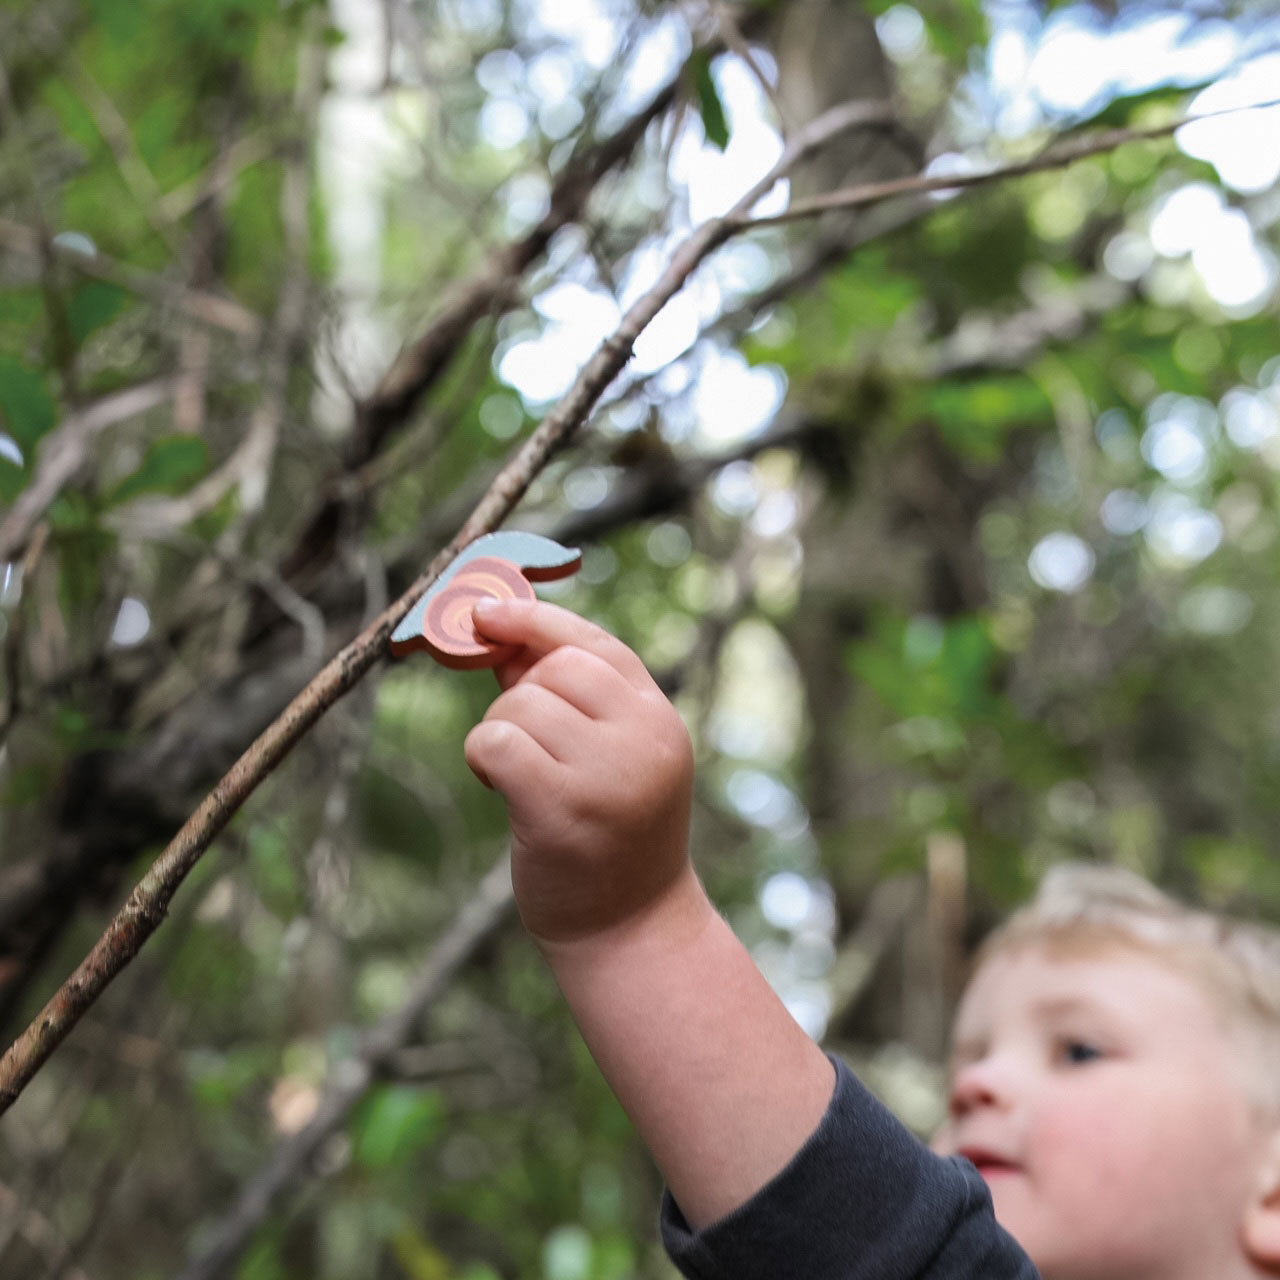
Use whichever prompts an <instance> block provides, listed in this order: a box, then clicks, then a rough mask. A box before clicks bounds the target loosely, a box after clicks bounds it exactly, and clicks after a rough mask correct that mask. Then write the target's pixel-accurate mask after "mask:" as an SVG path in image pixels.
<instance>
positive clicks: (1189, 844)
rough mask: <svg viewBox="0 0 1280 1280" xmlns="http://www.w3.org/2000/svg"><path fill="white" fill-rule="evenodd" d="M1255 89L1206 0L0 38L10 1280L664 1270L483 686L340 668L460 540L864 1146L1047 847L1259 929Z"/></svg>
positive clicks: (1262, 131) (1266, 108)
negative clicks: (489, 734) (522, 551)
mask: <svg viewBox="0 0 1280 1280" xmlns="http://www.w3.org/2000/svg"><path fill="white" fill-rule="evenodd" d="M1278 86H1280V5H1276V4H1274V3H1248V2H1247V0H1203V3H1199V4H1197V5H1195V6H1187V5H1178V4H1173V3H1168V4H1164V3H1160V2H1159V0H1150V2H1148V0H1108V2H1107V3H1102V2H1101V0H1098V2H1097V3H1083V2H1081V3H1054V2H1052V0H1041V2H1034V0H989V2H988V3H985V4H984V3H981V2H980V0H919V3H916V4H907V3H884V2H882V0H754V2H752V3H741V4H734V3H730V2H728V0H691V2H690V3H688V4H683V5H678V6H677V5H659V4H654V3H650V2H649V0H331V2H330V3H328V4H325V3H322V2H321V0H201V3H199V4H195V5H190V4H186V5H184V4H179V3H176V2H175V0H134V2H133V3H129V4H124V3H119V2H117V0H8V3H7V4H6V5H5V6H4V8H3V9H0V1021H2V1022H3V1024H4V1031H5V1035H4V1043H5V1044H6V1045H8V1044H9V1043H10V1042H11V1041H12V1042H14V1047H13V1049H11V1050H10V1052H9V1054H8V1055H7V1056H6V1058H5V1059H4V1063H5V1066H4V1068H2V1069H0V1104H3V1106H4V1107H6V1108H8V1110H7V1113H6V1114H5V1115H4V1118H3V1121H2V1122H0V1153H2V1159H0V1275H14V1276H19V1275H20V1276H31V1277H39V1276H46V1277H51V1278H52V1277H65V1278H67V1280H73V1278H74V1280H83V1278H86V1277H87V1278H91V1280H113V1278H114V1277H121V1278H124V1277H128V1278H129V1280H140V1278H149V1277H162V1276H181V1277H184V1278H185V1280H194V1278H195V1277H214V1276H237V1277H241V1278H242V1280H291V1278H292V1277H299V1278H301V1277H308V1278H310V1277H315V1278H317V1280H330V1278H332V1280H338V1278H340V1277H341V1278H343V1280H346V1278H348V1277H369V1278H370V1280H373V1278H375V1277H376V1278H378V1280H382V1278H384V1277H385V1278H388V1280H391V1278H395V1280H401V1278H403V1280H494V1277H517V1276H518V1277H533V1278H537V1280H624V1278H626V1277H636V1278H637V1280H640V1278H652V1280H657V1278H660V1277H670V1276H671V1275H673V1274H674V1273H673V1272H672V1270H671V1268H670V1265H669V1263H667V1262H666V1260H665V1259H664V1257H663V1256H662V1254H661V1250H660V1248H659V1246H658V1243H657V1239H656V1204H657V1197H658V1194H659V1191H660V1185H659V1182H658V1179H657V1175H656V1173H655V1171H654V1170H653V1168H652V1166H651V1165H650V1163H649V1161H648V1159H647V1157H646V1156H645V1155H644V1153H643V1151H642V1149H641V1148H640V1147H639V1145H638V1144H637V1142H636V1139H635V1137H634V1135H633V1134H632V1132H631V1129H630V1127H629V1125H628V1122H627V1120H626V1117H625V1115H624V1114H623V1113H622V1111H621V1109H620V1108H619V1107H618V1105H617V1103H616V1102H615V1101H614V1099H613V1098H612V1096H611V1095H610V1093H609V1091H608V1089H607V1088H606V1086H605V1085H604V1083H603V1081H602V1080H601V1078H600V1076H599V1074H598V1072H597V1070H596V1068H595V1067H594V1065H593V1064H592V1062H591V1059H590V1057H589V1055H588V1054H587V1052H586V1049H585V1048H584V1046H583V1044H582V1042H581V1040H580V1039H579V1038H578V1036H577V1033H576V1032H575V1031H574V1029H573V1027H572V1024H571V1022H570V1021H569V1019H568V1016H567V1014H566V1013H565V1011H564V1010H563V1008H562V1006H561V1002H560V999H559V996H558V993H557V991H556V989H555V986H554V983H553V981H552V980H551V978H550V976H549V974H548V972H547V971H546V970H545V968H544V967H543V965H542V963H541V962H540V961H539V959H538V957H537V955H536V953H535V951H534V949H533V948H532V947H531V946H530V945H529V943H528V941H527V940H526V939H525V937H524V936H523V934H522V932H521V929H520V926H519V923H518V920H517V919H516V917H515V913H514V911H513V909H512V904H511V895H510V886H509V880H508V876H507V873H506V864H505V860H504V859H505V853H504V847H505V833H506V822H505V816H504V812H503V809H502V805H501V801H500V799H499V798H498V797H496V796H495V795H493V794H492V793H491V792H488V791H486V790H485V789H484V788H482V787H481V786H480V785H479V783H478V782H477V781H476V780H475V778H474V777H473V776H472V775H471V774H470V772H469V771H468V769H467V767H466V764H465V761H464V759H463V755H462V740H463V738H464V737H465V735H466V732H467V730H468V729H469V728H470V726H471V725H472V724H474V723H475V722H476V721H477V720H478V719H479V718H480V717H481V716H482V715H483V714H484V710H485V708H486V706H487V705H488V703H489V701H490V700H491V699H492V697H493V696H494V693H495V686H494V684H493V681H492V677H490V676H489V675H487V673H485V672H483V671H481V672H450V671H446V670H444V669H443V668H441V667H438V666H436V665H435V664H433V663H432V662H430V661H429V660H428V659H427V658H425V657H424V656H421V655H418V656H414V657H411V658H409V659H406V660H405V661H402V662H395V661H390V660H389V659H388V654H387V643H386V642H387V637H388V635H389V633H390V629H391V627H392V626H393V625H394V622H395V621H396V620H398V616H399V615H400V614H402V613H403V612H404V610H405V609H406V608H407V607H408V604H409V603H410V601H411V600H412V598H413V596H414V595H415V594H417V593H420V592H421V590H422V589H424V588H425V586H426V585H428V584H429V582H430V581H431V579H432V577H433V576H434V575H435V574H438V573H439V572H440V571H441V569H442V568H443V567H444V566H445V564H447V563H448V561H449V560H450V558H451V557H452V555H453V554H455V553H456V552H457V551H458V550H459V549H461V547H462V546H463V545H465V544H466V543H469V542H470V541H471V540H472V539H474V538H475V537H477V536H478V535H480V534H482V533H485V532H488V531H491V530H493V529H495V528H499V527H501V528H509V529H521V530H527V531H531V532H535V533H540V534H544V535H548V536H550V537H552V538H555V539H557V540H558V541H560V542H562V543H564V544H566V545H569V546H576V547H580V548H581V549H582V551H583V567H582V570H581V572H580V573H579V574H578V575H577V576H576V577H574V578H572V579H570V580H567V581H565V582H560V583H549V584H546V585H545V586H543V587H542V588H540V590H541V592H542V594H543V595H545V596H546V597H548V598H552V599H555V600H557V601H559V602H560V603H563V604H565V605H567V606H568V607H570V608H572V609H574V610H576V611H578V612H580V613H582V614H584V615H586V616H588V617H590V618H593V619H595V620H597V621H599V622H600V623H602V624H603V625H604V626H606V627H607V628H609V629H610V630H611V631H613V632H615V633H616V634H618V635H619V636H621V637H622V639H623V640H625V641H626V642H627V643H628V644H629V645H631V646H633V647H634V648H635V649H636V650H637V651H638V652H639V653H640V655H641V656H642V657H643V658H644V660H645V661H646V663H647V664H648V665H649V667H650V669H651V670H652V671H653V673H654V674H655V676H656V677H657V678H658V680H659V682H660V683H661V685H662V687H663V689H664V690H665V691H666V692H667V693H668V694H669V695H670V696H671V697H672V699H673V700H674V701H675V703H676V706H677V707H678V708H679V710H680V712H681V713H682V715H683V717H684V719H685V721H686V723H687V724H688V726H689V729H690V732H691V734H692V736H693V740H694V745H695V749H696V752H697V757H698V789H697V795H696V804H695V821H694V834H693V855H694V861H695V864H696V865H697V867H698V870H699V872H700V874H701V875H702V877H703V879H704V880H705V881H706V883H707V885H708V887H709V889H710V891H711V893H712V896H713V897H714V898H715V900H716V902H717V903H718V904H719V905H720V906H721V908H722V909H723V910H724V912H725V914H726V915H727V916H728V918H729V919H730V921H731V922H732V924H733V925H734V927H735V929H736V930H737V931H738V932H739V934H740V935H741V936H742V937H743V938H744V939H746V940H747V941H748V943H749V944H750V945H751V947H752V950H753V952H754V954H755V956H756V958H757V960H758V962H759V963H760V965H761V967H762V968H763V970H764V971H765V973H766V975H767V976H768V977H769V979H770V981H771V982H772V983H773V984H774V986H775V987H776V988H777V990H778V991H779V992H780V993H781V994H782V996H783V998H784V999H785V1001H786V1002H787V1004H788V1007H789V1008H790V1009H791V1010H792V1012H793V1013H794V1015H795V1017H796V1018H797V1020H798V1021H800V1023H801V1024H802V1025H803V1026H804V1027H805V1028H806V1029H808V1030H809V1031H810V1032H811V1033H812V1034H813V1035H815V1036H816V1037H818V1038H819V1039H821V1040H822V1041H823V1043H824V1044H826V1045H827V1046H829V1047H830V1048H832V1049H833V1050H835V1051H838V1052H841V1053H843V1054H845V1055H846V1056H847V1057H848V1058H849V1059H850V1060H851V1061H853V1062H854V1063H855V1064H856V1065H857V1066H858V1068H859V1070H860V1072H861V1073H862V1074H863V1075H864V1076H865V1077H866V1079H867V1080H868V1082H869V1083H870V1084H871V1085H872V1086H873V1087H874V1088H875V1089H876V1090H877V1091H878V1092H880V1093H881V1095H882V1096H883V1097H884V1098H885V1100H886V1101H887V1102H888V1103H889V1104H890V1105H891V1106H892V1107H893V1108H894V1109H895V1110H896V1111H897V1112H898V1114H899V1115H900V1116H902V1117H903V1118H904V1119H905V1120H906V1121H907V1122H908V1123H909V1124H910V1125H912V1126H913V1127H914V1128H916V1129H917V1130H918V1131H919V1132H922V1133H924V1132H927V1131H928V1130H929V1129H930V1128H931V1127H932V1126H933V1124H934V1123H935V1122H936V1120H937V1118H938V1115H939V1107H940V1105H941V1097H942V1090H941V1082H942V1062H943V1058H944V1055H945V1045H946V1034H947V1026H948V1022H949V1018H950V1014H951V1011H952V1009H953V1007H954V1002H955V999H956V995H957V991H958V984H959V982H960V981H961V979H962V977H963V974H964V969H965V964H966V962H967V959H968V958H969V957H970V956H971V955H972V952H973V949H974V947H975V945H976V944H977V942H978V941H979V940H980V939H981V937H982V936H983V934H984V933H985V931H986V930H987V929H988V928H989V927H990V926H991V925H992V924H993V923H994V922H995V921H996V920H997V919H998V918H1000V916H1001V915H1002V914H1003V913H1004V912H1005V911H1007V910H1008V909H1009V908H1010V907H1012V906H1013V905H1015V904H1016V903H1018V902H1020V901H1022V900H1024V899H1025V897H1026V896H1027V895H1028V894H1029V893H1030V891H1031V890H1032V888H1033V887H1034V885H1035V884H1036V883H1037V881H1038V880H1039V878H1040V876H1041V875H1042V874H1043V873H1044V871H1045V870H1046V869H1047V868H1048V867H1050V866H1052V865H1054V864H1055V863H1058V862H1061V861H1064V860H1068V859H1083V860H1088V861H1101V862H1108V863H1116V864H1119V865H1122V866H1125V867H1129V868H1132V869H1134V870H1137V871H1139V872H1141V873H1143V874H1144V875H1147V876H1149V877H1151V878H1152V879H1153V880H1155V881H1157V882H1158V883H1160V884H1162V885H1164V886H1166V887H1169V888H1170V889H1171V890H1172V891H1174V892H1175V893H1177V894H1179V895H1181V896H1182V897H1184V898H1186V899H1188V900H1192V901H1196V902H1202V903H1207V904H1210V905H1213V906H1215V907H1224V908H1229V909H1230V910H1232V911H1235V912H1238V913H1241V914H1243V915H1248V916H1255V917H1257V918H1261V919H1268V920H1273V921H1277V920H1280V837H1278V836H1277V831H1280V680H1278V678H1277V674H1276V673H1277V672H1278V671H1280V558H1278V557H1277V536H1278V535H1280V523H1278V522H1280V483H1278V477H1280V326H1278V325H1277V320H1276V303H1277V296H1278V293H1280V259H1278V256H1277V255H1278V254H1280V106H1277V105H1276V104H1275V100H1276V99H1277V98H1278V97H1280V88H1278ZM1251 104H1252V105H1253V107H1254V109H1245V108H1248V107H1250V106H1251ZM1197 116H1203V117H1205V118H1204V119H1202V120H1198V121H1196V122H1193V123H1182V122H1184V121H1187V120H1189V119H1191V118H1192V117H1197ZM757 187H758V188H759V189H758V190H757ZM748 193H752V194H750V195H748ZM744 197H745V199H744ZM144 944H145V945H144ZM86 957H88V960H86ZM68 975H75V976H74V977H73V978H72V980H71V981H70V982H67V985H66V986H63V984H64V982H66V981H67V979H68Z"/></svg>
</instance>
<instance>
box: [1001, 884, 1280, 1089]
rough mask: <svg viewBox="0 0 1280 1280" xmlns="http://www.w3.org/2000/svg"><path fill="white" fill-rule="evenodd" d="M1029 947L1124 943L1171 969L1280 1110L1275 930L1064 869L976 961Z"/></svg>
mask: <svg viewBox="0 0 1280 1280" xmlns="http://www.w3.org/2000/svg"><path fill="white" fill-rule="evenodd" d="M1032 944H1035V945H1039V946H1043V947H1045V948H1047V949H1049V950H1050V951H1051V952H1052V953H1055V954H1065V955H1069V956H1072V957H1076V956H1080V955H1092V954H1096V953H1097V952H1099V951H1105V950H1111V949H1114V948H1115V947H1117V946H1120V947H1128V948H1132V949H1136V950H1139V951H1141V952H1143V953H1145V954H1147V955H1149V956H1152V957H1154V958H1156V959H1158V960H1162V961H1165V962H1167V963H1170V964H1172V965H1174V966H1176V967H1177V968H1178V970H1179V972H1181V973H1183V974H1185V975H1186V976H1188V977H1189V978H1191V979H1192V980H1194V981H1196V982H1198V983H1200V985H1201V986H1202V987H1203V988H1204V989H1205V991H1206V993H1207V994H1208V995H1209V997H1210V998H1211V999H1212V1000H1213V1003H1214V1006H1215V1008H1217V1009H1218V1011H1219V1012H1220V1014H1221V1015H1222V1017H1223V1021H1224V1024H1225V1026H1226V1028H1227V1029H1228V1030H1229V1031H1232V1032H1236V1033H1237V1034H1240V1035H1241V1036H1242V1038H1243V1039H1244V1040H1245V1042H1246V1044H1247V1047H1248V1048H1249V1050H1250V1053H1251V1056H1253V1057H1254V1058H1255V1059H1256V1061H1257V1065H1258V1067H1259V1068H1260V1081H1261V1085H1262V1093H1263V1096H1262V1098H1261V1101H1262V1102H1263V1103H1264V1105H1265V1106H1266V1107H1267V1109H1268V1110H1269V1111H1270V1110H1274V1111H1277V1112H1280V931H1278V930H1276V929H1274V928H1269V927H1267V926H1265V925H1261V924H1254V923H1251V922H1249V921H1246V920H1238V919H1235V918H1233V917H1231V916H1226V915H1221V914H1219V913H1217V912H1213V911H1207V910H1203V909H1200V908H1196V907H1189V906H1186V905H1185V904H1183V903H1181V902H1179V901H1177V899H1175V898H1171V897H1170V896H1169V895H1168V894H1166V893H1164V892H1162V891H1161V890H1159V889H1157V888H1156V887H1155V886H1154V885H1153V884H1151V883H1149V882H1148V881H1146V880H1144V879H1142V877H1141V876H1138V875H1135V874H1134V873H1133V872H1130V871H1125V870H1123V869H1122V868H1120V867H1108V866H1100V865H1092V864H1086V863H1063V864H1060V865H1058V866H1056V867H1054V868H1052V869H1051V870H1050V871H1049V873H1048V874H1047V875H1046V876H1045V878H1044V880H1043V882H1042V883H1041V886H1040V891H1039V893H1038V894H1037V895H1036V897H1035V898H1034V899H1033V900H1032V901H1031V902H1030V903H1029V904H1028V905H1027V906H1025V907H1022V908H1021V909H1020V910H1018V911H1016V912H1015V913H1014V914H1013V915H1012V916H1010V917H1009V919H1008V920H1007V921H1006V922H1005V923H1004V924H1003V925H1001V926H1000V927H999V928H998V929H996V930H995V932H994V933H992V934H991V935H990V936H989V937H988V938H987V940H986V941H985V942H984V943H983V945H982V947H981V949H980V950H979V952H978V956H977V961H976V963H977V965H979V966H980V965H982V964H983V963H985V962H986V961H987V960H989V959H991V957H992V956H994V955H998V954H1000V953H1002V952H1006V951H1010V950H1016V949H1018V948H1020V947H1024V946H1027V945H1032ZM1250 1074H1251V1075H1252V1074H1255V1073H1250Z"/></svg>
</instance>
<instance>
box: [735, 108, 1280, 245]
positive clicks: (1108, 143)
mask: <svg viewBox="0 0 1280 1280" xmlns="http://www.w3.org/2000/svg"><path fill="white" fill-rule="evenodd" d="M1276 106H1280V99H1273V100H1271V101H1268V102H1252V103H1249V104H1248V105H1247V106H1243V107H1223V108H1221V109H1220V110H1218V111H1206V112H1204V113H1203V114H1201V115H1195V116H1185V117H1183V118H1182V119H1180V120H1174V121H1171V122H1170V123H1169V124H1163V125H1157V126H1155V127H1154V128H1150V129H1107V130H1105V131H1104V132H1102V133H1098V134H1092V135H1087V136H1085V137H1082V138H1070V139H1067V140H1066V141H1065V142H1061V143H1058V144H1057V145H1052V146H1050V147H1048V148H1046V149H1045V150H1044V151H1042V152H1041V153H1040V154H1039V155H1038V156H1035V157H1033V158H1032V159H1030V160H1023V161H1020V162H1019V163H1017V164H1010V165H1003V166H1001V167H999V168H995V169H984V170H982V171H981V172H978V173H956V174H949V175H946V176H938V177H928V176H926V175H923V174H919V175H916V176H914V177H910V178H892V179H890V180H889V181H887V182H864V183H860V184H858V185H857V186H853V187H843V188H841V189H840V190H839V191H831V192H828V193H826V194H825V195H820V196H813V197H812V198H811V199H808V200H798V201H796V203H795V204H793V205H792V206H791V207H790V208H789V209H787V210H785V211H784V212H782V213H775V214H770V215H768V216H765V217H759V218H751V217H747V218H744V219H742V221H741V224H740V225H741V228H742V229H744V230H745V229H748V228H752V227H772V226H777V225H779V224H781V223H784V222H797V221H800V220H802V219H805V218H812V217H814V216H815V215H817V214H821V213H829V212H831V211H832V210H834V209H857V208H861V207H862V206H864V205H869V204H878V203H879V202H880V201H882V200H889V199H891V198H892V197H894V196H902V195H921V194H926V193H929V192H938V191H957V190H963V189H964V188H966V187H980V186H987V185H988V184H990V183H993V182H1003V181H1004V180H1005V179H1007V178H1020V177H1025V176H1026V175H1028V174H1032V173H1044V172H1046V171H1047V170H1050V169H1065V168H1066V167H1067V166H1068V165H1072V164H1075V163H1076V161H1077V160H1085V159H1087V158H1088V157H1090V156H1097V155H1103V154H1105V153H1106V152H1108V151H1115V150H1116V149H1117V148H1118V147H1122V146H1124V144H1125V143H1126V142H1151V141H1155V140H1157V139H1160V138H1167V137H1168V136H1169V135H1170V134H1173V133H1176V132H1177V131H1178V130H1179V129H1181V128H1183V127H1184V126H1186V125H1188V124H1192V123H1194V122H1195V121H1197V120H1210V119H1212V118H1213V117H1214V116H1226V115H1235V114H1236V113H1237V112H1240V111H1261V110H1264V109H1266V108H1268V107H1276Z"/></svg>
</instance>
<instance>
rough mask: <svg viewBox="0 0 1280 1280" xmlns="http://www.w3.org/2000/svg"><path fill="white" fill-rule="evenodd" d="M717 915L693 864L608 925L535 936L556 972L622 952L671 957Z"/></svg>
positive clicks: (610, 960)
mask: <svg viewBox="0 0 1280 1280" xmlns="http://www.w3.org/2000/svg"><path fill="white" fill-rule="evenodd" d="M718 919H719V914H718V913H717V911H716V909H715V907H714V906H713V905H712V903H711V900H710V899H709V898H708V897H707V895H706V891H705V890H704V889H703V887H702V884H701V882H700V881H699V879H698V877H697V874H696V873H695V872H694V870H693V867H692V865H691V864H690V863H689V862H687V861H686V862H685V864H684V866H683V867H682V868H681V870H680V872H679V874H678V875H677V876H676V877H675V878H674V879H673V880H672V881H671V882H670V883H669V884H668V885H667V886H666V887H665V888H664V889H663V890H662V891H661V893H659V894H658V895H657V896H656V897H655V898H653V899H652V900H651V901H649V902H647V903H645V904H644V905H643V906H642V907H640V908H638V909H637V910H636V911H635V912H633V913H632V914H630V915H628V916H625V917H624V918H622V919H621V920H618V921H616V922H614V923H613V924H610V925H608V926H607V927H605V928H603V929H600V930H597V931H595V932H592V933H588V934H584V935H582V936H579V937H575V938H569V939H565V938H539V937H536V936H535V938H534V941H535V942H536V943H537V945H538V948H539V950H540V951H541V952H542V954H543V955H544V956H545V957H546V959H547V962H548V963H549V964H550V965H551V968H552V970H553V971H554V972H555V973H556V974H557V975H561V974H562V973H567V972H569V971H573V972H575V973H581V972H583V971H584V970H589V969H595V968H600V967H606V968H607V967H611V966H613V965H615V964H617V963H618V962H619V960H620V959H622V957H623V956H624V955H626V956H637V957H638V956H643V955H646V954H649V955H654V956H662V957H664V958H670V957H672V956H674V955H676V954H678V953H679V952H680V951H682V950H683V949H684V948H685V947H687V946H689V945H690V944H692V943H694V942H695V941H696V940H697V939H698V938H699V937H700V936H701V935H702V934H703V933H704V932H705V930H706V928H707V926H708V925H709V924H710V923H712V922H713V921H715V920H718Z"/></svg>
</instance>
